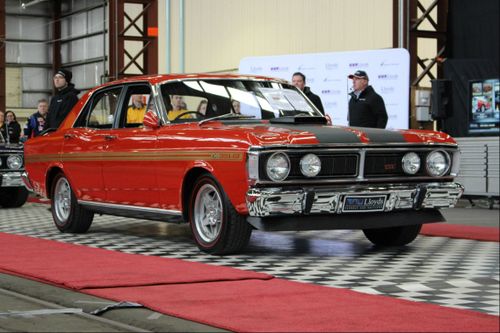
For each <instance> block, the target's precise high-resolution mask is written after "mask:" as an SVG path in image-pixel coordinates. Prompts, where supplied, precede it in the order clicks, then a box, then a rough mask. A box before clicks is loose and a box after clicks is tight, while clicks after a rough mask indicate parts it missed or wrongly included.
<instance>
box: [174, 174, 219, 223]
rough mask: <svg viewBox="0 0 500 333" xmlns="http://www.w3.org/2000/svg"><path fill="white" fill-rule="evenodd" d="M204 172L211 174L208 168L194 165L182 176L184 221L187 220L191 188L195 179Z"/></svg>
mask: <svg viewBox="0 0 500 333" xmlns="http://www.w3.org/2000/svg"><path fill="white" fill-rule="evenodd" d="M206 174H211V175H213V174H212V173H211V172H210V171H209V170H207V169H205V168H202V167H194V168H192V169H190V170H189V171H188V172H187V173H186V175H185V176H184V181H183V182H182V192H181V196H182V197H181V199H182V218H183V219H184V221H188V220H189V198H190V197H191V191H192V190H193V187H194V184H195V182H196V180H197V179H198V178H199V177H200V176H202V175H206Z"/></svg>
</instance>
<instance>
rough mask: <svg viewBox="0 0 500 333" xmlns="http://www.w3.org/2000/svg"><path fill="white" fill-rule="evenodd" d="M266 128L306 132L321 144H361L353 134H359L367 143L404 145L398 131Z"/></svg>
mask: <svg viewBox="0 0 500 333" xmlns="http://www.w3.org/2000/svg"><path fill="white" fill-rule="evenodd" d="M264 126H268V127H278V128H286V129H289V130H294V131H307V132H310V133H313V134H314V135H315V136H316V138H317V139H318V141H319V143H322V144H335V143H340V144H343V143H362V140H361V138H359V137H358V135H357V134H356V133H355V132H356V131H357V132H361V133H362V134H364V135H365V136H366V138H368V140H370V141H369V142H368V143H406V140H405V138H404V136H403V135H402V134H401V133H400V132H398V131H389V130H384V129H378V128H361V127H352V129H353V130H354V131H350V130H349V128H348V127H335V126H325V125H300V126H297V125H284V124H269V125H267V124H266V125H264Z"/></svg>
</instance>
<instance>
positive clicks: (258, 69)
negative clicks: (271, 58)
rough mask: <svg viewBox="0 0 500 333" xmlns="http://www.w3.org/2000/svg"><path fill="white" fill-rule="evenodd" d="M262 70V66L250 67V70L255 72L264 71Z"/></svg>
mask: <svg viewBox="0 0 500 333" xmlns="http://www.w3.org/2000/svg"><path fill="white" fill-rule="evenodd" d="M262 70H263V68H262V66H251V67H250V71H251V72H253V73H257V72H262Z"/></svg>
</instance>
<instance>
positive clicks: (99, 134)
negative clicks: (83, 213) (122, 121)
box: [61, 86, 123, 201]
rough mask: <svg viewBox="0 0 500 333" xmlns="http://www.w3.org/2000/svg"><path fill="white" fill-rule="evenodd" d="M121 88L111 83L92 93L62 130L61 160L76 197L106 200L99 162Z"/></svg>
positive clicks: (103, 151) (109, 132) (110, 128)
mask: <svg viewBox="0 0 500 333" xmlns="http://www.w3.org/2000/svg"><path fill="white" fill-rule="evenodd" d="M122 89H123V87H122V86H114V87H107V88H104V89H102V90H100V91H97V92H95V93H94V94H93V96H92V97H91V98H90V100H89V102H88V103H87V104H86V106H85V108H84V110H83V111H82V112H81V113H80V115H79V117H78V118H77V120H76V122H75V125H74V126H73V128H71V129H68V130H67V131H66V132H65V133H64V143H63V152H62V155H61V160H62V163H63V166H64V172H65V174H66V175H67V177H68V179H69V180H70V182H71V185H72V188H73V189H75V191H76V192H77V193H76V195H77V197H78V198H79V199H80V200H86V201H105V200H106V193H105V190H104V186H103V176H102V164H103V158H104V156H105V150H106V145H107V143H108V141H109V139H110V137H111V131H112V124H113V117H114V114H115V113H116V107H117V105H118V100H119V97H120V94H121V91H122Z"/></svg>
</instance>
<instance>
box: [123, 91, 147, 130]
mask: <svg viewBox="0 0 500 333" xmlns="http://www.w3.org/2000/svg"><path fill="white" fill-rule="evenodd" d="M130 101H131V102H132V105H131V106H129V108H128V109H127V124H137V123H142V120H143V119H144V114H145V113H146V105H145V104H144V96H143V95H132V96H131V99H130Z"/></svg>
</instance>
